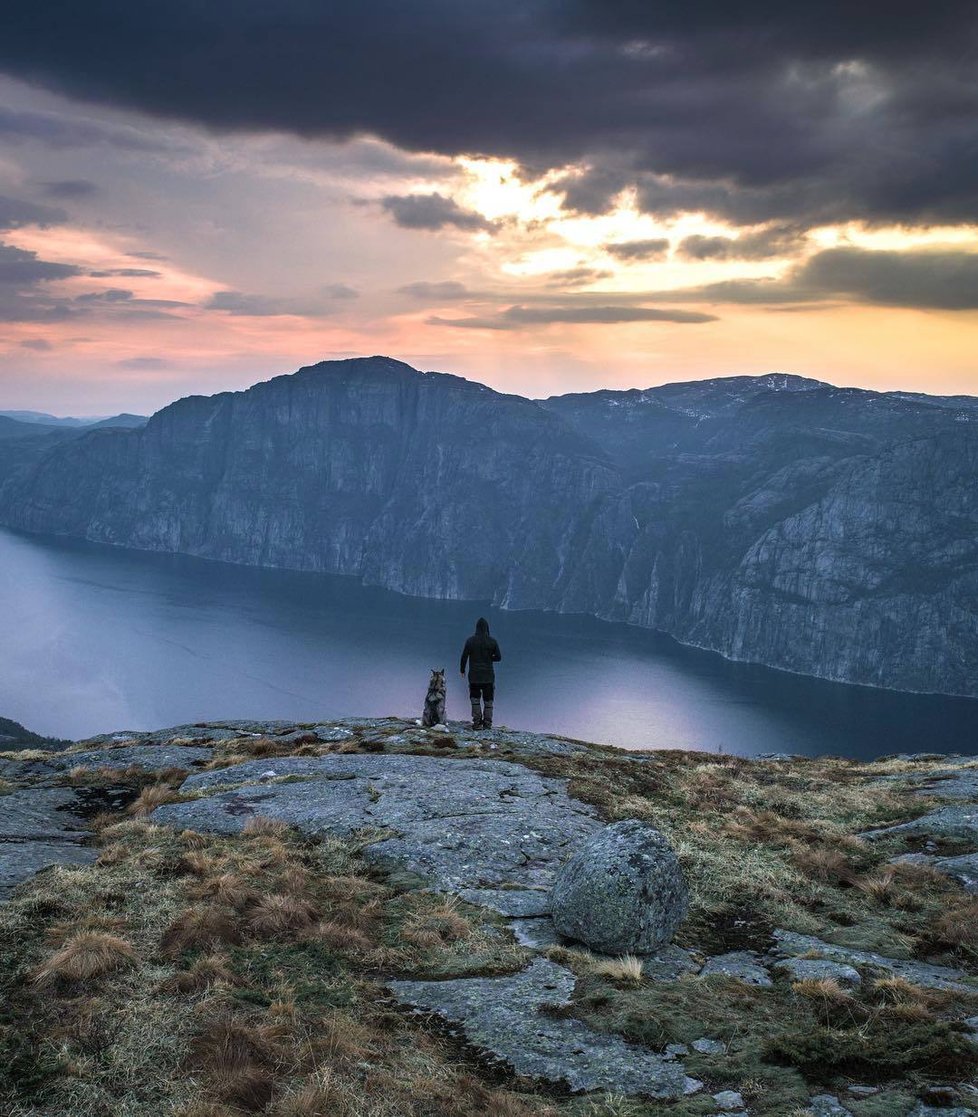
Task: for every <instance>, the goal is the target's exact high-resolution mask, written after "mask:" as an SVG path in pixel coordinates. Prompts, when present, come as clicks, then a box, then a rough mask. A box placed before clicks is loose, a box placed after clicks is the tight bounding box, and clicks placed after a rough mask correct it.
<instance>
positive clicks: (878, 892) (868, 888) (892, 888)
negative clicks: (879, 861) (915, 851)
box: [855, 865, 904, 907]
mask: <svg viewBox="0 0 978 1117" xmlns="http://www.w3.org/2000/svg"><path fill="white" fill-rule="evenodd" d="M855 885H856V887H857V888H858V889H859V891H860V892H862V893H863V895H864V896H866V897H868V899H869V900H870V901H872V903H874V904H879V905H880V906H881V907H893V906H895V903H896V901H897V899H898V898H899V897H900V895H901V893H902V892H903V891H904V890H903V889H902V888H901V885H900V881H899V879H898V875H897V873H896V871H895V866H893V865H887V866H886V867H885V868H883V869H877V871H876V872H874V873H870V874H868V875H867V876H864V877H859V878H858V879H857V880H856V881H855Z"/></svg>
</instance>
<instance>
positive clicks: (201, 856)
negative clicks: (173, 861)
mask: <svg viewBox="0 0 978 1117" xmlns="http://www.w3.org/2000/svg"><path fill="white" fill-rule="evenodd" d="M226 864H227V860H226V859H225V858H224V857H223V856H222V855H221V854H218V853H214V852H212V851H211V850H208V849H191V850H189V851H188V852H187V853H185V854H184V855H183V856H182V857H181V858H180V860H179V861H178V862H177V871H178V872H180V873H187V874H188V875H190V876H194V877H211V876H216V875H217V874H219V873H220V872H221V871H222V870H223V869H224V867H225V866H226Z"/></svg>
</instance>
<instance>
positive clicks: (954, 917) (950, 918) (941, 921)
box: [925, 899, 978, 951]
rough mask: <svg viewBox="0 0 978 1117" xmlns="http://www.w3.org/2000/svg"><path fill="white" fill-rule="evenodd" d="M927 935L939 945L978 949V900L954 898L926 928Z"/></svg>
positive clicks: (970, 949)
mask: <svg viewBox="0 0 978 1117" xmlns="http://www.w3.org/2000/svg"><path fill="white" fill-rule="evenodd" d="M925 935H926V937H928V938H929V939H931V940H932V941H933V942H934V943H936V944H937V945H939V946H945V947H951V948H952V949H963V950H967V951H978V900H971V899H968V900H963V899H959V900H954V901H950V902H949V903H948V905H947V906H946V907H945V908H944V910H943V911H941V912H940V913H939V914H937V915H936V916H935V917H934V918H933V919H932V920H931V921H930V923H929V924H928V925H927V927H926V928H925Z"/></svg>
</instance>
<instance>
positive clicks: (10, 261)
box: [0, 244, 82, 287]
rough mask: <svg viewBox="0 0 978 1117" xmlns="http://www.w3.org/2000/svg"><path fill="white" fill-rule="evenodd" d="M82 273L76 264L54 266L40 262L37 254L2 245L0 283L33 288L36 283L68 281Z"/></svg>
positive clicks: (46, 262)
mask: <svg viewBox="0 0 978 1117" xmlns="http://www.w3.org/2000/svg"><path fill="white" fill-rule="evenodd" d="M81 273H82V270H81V268H78V267H75V265H74V264H53V263H51V262H50V261H48V260H39V259H38V258H37V253H36V252H28V251H27V250H26V249H24V248H15V247H14V246H13V245H12V244H0V283H3V284H11V285H16V286H18V287H32V286H33V285H34V284H36V283H43V282H46V281H47V280H51V279H67V278H68V277H69V276H73V275H81Z"/></svg>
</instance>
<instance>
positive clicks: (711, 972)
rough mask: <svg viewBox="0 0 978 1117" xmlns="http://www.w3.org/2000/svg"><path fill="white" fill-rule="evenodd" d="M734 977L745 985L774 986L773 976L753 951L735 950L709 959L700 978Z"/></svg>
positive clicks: (701, 971)
mask: <svg viewBox="0 0 978 1117" xmlns="http://www.w3.org/2000/svg"><path fill="white" fill-rule="evenodd" d="M717 976H719V977H732V978H736V980H737V981H742V982H744V984H745V985H756V986H758V987H759V988H767V987H768V986H770V985H773V984H774V982H773V981H772V980H771V975H770V974H769V973H768V972H767V969H766V967H765V966H764V964H763V962H762V961H761V959H760V956H759V955H758V954H756V953H755V952H754V951H752V950H733V951H731V952H730V953H729V954H718V955H716V956H715V957H713V958H709V959H707V961H706V964H705V965H704V966H703V968H702V969H701V970H700V977H717Z"/></svg>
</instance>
